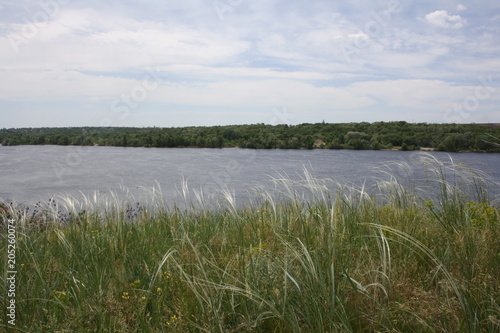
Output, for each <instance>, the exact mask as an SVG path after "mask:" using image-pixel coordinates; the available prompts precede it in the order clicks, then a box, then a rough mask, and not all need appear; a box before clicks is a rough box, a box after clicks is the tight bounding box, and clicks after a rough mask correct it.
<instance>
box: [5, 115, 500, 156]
mask: <svg viewBox="0 0 500 333" xmlns="http://www.w3.org/2000/svg"><path fill="white" fill-rule="evenodd" d="M499 137H500V127H498V126H496V125H495V124H490V125H477V124H427V123H420V124H412V123H407V122H404V121H398V122H375V123H371V124H370V123H366V122H363V123H345V124H325V123H318V124H301V125H295V126H289V125H276V126H272V125H264V124H257V125H234V126H213V127H182V128H156V127H155V128H127V127H71V128H20V129H1V130H0V143H1V144H2V145H43V144H52V145H100V146H123V147H208V148H221V147H240V148H257V149H262V148H263V149H270V148H280V149H312V148H330V149H392V148H394V149H402V150H419V149H420V147H427V148H434V149H437V150H443V151H464V150H466V151H490V152H500V147H499V145H498V140H497V144H496V145H495V140H494V138H499Z"/></svg>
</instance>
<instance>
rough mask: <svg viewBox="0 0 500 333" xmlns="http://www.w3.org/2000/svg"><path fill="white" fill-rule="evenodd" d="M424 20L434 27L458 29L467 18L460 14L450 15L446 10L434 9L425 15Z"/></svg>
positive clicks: (463, 24)
mask: <svg viewBox="0 0 500 333" xmlns="http://www.w3.org/2000/svg"><path fill="white" fill-rule="evenodd" d="M425 20H426V21H427V22H428V23H429V24H431V25H434V26H436V27H440V28H451V29H460V28H463V27H464V26H465V24H466V23H467V20H466V19H464V18H462V17H461V16H460V15H450V14H449V13H448V12H447V11H446V10H436V11H435V12H432V13H429V14H427V15H425Z"/></svg>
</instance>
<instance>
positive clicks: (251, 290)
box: [0, 154, 500, 332]
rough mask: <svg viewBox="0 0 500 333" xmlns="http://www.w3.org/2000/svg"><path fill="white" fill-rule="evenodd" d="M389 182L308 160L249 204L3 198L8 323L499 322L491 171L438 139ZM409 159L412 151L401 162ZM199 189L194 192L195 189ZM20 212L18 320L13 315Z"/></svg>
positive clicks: (499, 226)
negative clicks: (12, 229) (344, 174)
mask: <svg viewBox="0 0 500 333" xmlns="http://www.w3.org/2000/svg"><path fill="white" fill-rule="evenodd" d="M418 161H419V162H418V163H420V167H421V168H423V169H425V170H426V175H427V179H426V180H425V181H423V182H419V183H416V184H414V185H409V184H406V183H403V182H401V181H400V180H399V179H397V178H396V177H394V176H392V173H390V172H388V173H387V177H386V178H381V179H378V180H377V182H376V186H375V188H371V189H370V190H369V191H368V189H365V188H363V187H362V186H358V187H354V186H351V187H349V186H345V185H341V184H336V185H335V186H336V187H335V188H336V190H334V191H332V190H331V188H332V187H331V185H332V184H331V181H329V180H327V179H315V178H314V177H313V176H311V175H310V174H309V173H307V172H305V173H304V177H303V179H302V180H301V181H297V182H294V181H291V180H290V179H287V178H286V177H284V176H283V177H281V176H279V175H278V176H277V177H274V178H273V179H272V181H273V182H274V183H275V184H276V189H277V191H276V193H268V192H263V191H259V190H258V189H257V190H256V191H255V195H254V199H253V201H252V202H251V203H248V204H244V205H238V204H237V202H235V198H234V197H233V196H232V193H231V191H223V192H222V193H221V194H220V196H219V197H218V200H216V202H215V204H213V205H209V204H208V201H209V199H208V198H207V194H203V193H202V192H197V191H195V190H194V189H190V188H189V187H188V186H187V184H186V186H184V187H183V188H182V189H181V192H182V193H183V194H184V198H185V202H184V203H183V204H182V205H173V206H172V205H169V204H168V203H166V202H164V201H163V200H162V195H161V191H160V190H159V189H155V190H152V193H151V200H150V202H149V203H148V204H147V205H146V204H140V203H136V202H134V201H133V200H132V199H131V200H123V199H122V198H118V197H116V196H113V195H107V196H106V195H100V194H97V193H96V195H95V196H94V197H85V198H84V199H76V198H70V197H61V198H54V199H51V200H50V201H49V202H47V203H40V204H38V205H37V206H36V207H34V208H27V207H23V206H22V205H17V204H15V203H3V204H2V205H1V206H0V207H1V208H0V214H1V216H2V224H1V228H2V229H1V232H2V244H1V249H0V253H1V258H2V259H1V264H0V276H1V277H2V283H1V286H0V303H1V304H2V315H1V321H0V327H2V329H8V330H11V331H13V332H14V331H17V332H498V331H499V330H500V279H499V277H500V242H499V236H500V221H499V219H500V214H499V208H498V202H496V201H494V200H493V198H492V197H493V196H494V195H495V193H489V188H490V185H491V181H490V180H489V178H488V176H487V175H484V174H481V173H480V172H478V171H476V170H471V169H468V168H467V167H466V166H463V165H459V164H455V163H454V162H453V161H452V160H449V161H446V162H442V161H438V160H436V159H435V158H434V157H432V155H429V154H422V155H421V157H420V159H418ZM398 168H400V169H401V170H402V171H403V173H404V170H405V166H404V165H399V166H398ZM190 194H194V197H195V198H196V199H195V200H192V199H190V198H192V197H193V195H190ZM9 219H14V220H15V221H16V228H17V234H16V237H17V238H16V269H17V284H16V296H15V299H16V305H17V312H16V325H15V326H12V325H9V324H8V322H7V317H6V307H7V305H8V301H9V298H8V296H7V295H8V290H7V281H6V276H7V270H8V268H7V258H8V257H7V252H8V251H7V246H8V245H7V244H8V242H7V240H8V232H7V224H8V220H9Z"/></svg>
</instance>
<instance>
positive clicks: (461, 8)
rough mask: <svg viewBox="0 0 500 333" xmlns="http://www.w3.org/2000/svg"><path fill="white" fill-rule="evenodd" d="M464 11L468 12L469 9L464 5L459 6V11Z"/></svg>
mask: <svg viewBox="0 0 500 333" xmlns="http://www.w3.org/2000/svg"><path fill="white" fill-rule="evenodd" d="M464 10H467V7H465V6H464V5H462V4H459V5H457V11H459V12H461V11H464Z"/></svg>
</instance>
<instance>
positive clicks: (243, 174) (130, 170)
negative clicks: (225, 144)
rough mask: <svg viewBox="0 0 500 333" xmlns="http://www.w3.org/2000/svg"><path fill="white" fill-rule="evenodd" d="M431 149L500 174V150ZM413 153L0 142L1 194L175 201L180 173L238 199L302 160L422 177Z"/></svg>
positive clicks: (329, 173)
mask: <svg viewBox="0 0 500 333" xmlns="http://www.w3.org/2000/svg"><path fill="white" fill-rule="evenodd" d="M432 154H433V156H436V158H438V159H439V160H443V161H444V160H449V158H450V157H451V158H452V159H453V160H454V162H455V163H463V164H464V165H468V166H471V167H475V168H479V169H481V170H483V171H485V172H487V173H488V174H489V175H490V176H492V178H493V179H495V180H496V181H500V168H499V167H498V166H499V165H500V154H476V153H452V154H447V153H439V152H435V153H432ZM418 156H419V155H418V153H412V152H401V151H351V150H250V149H237V148H227V149H195V148H189V149H176V148H173V149H166V148H163V149H155V148H121V147H73V146H70V147H63V146H17V147H0V172H1V177H0V200H3V201H11V200H13V201H15V202H17V203H27V204H33V203H35V202H37V201H45V202H46V201H47V200H48V199H49V198H51V197H54V196H59V195H74V196H76V197H80V198H81V193H83V194H85V195H90V194H92V193H94V192H96V191H99V192H100V193H108V192H110V191H113V192H115V193H124V191H129V192H130V194H132V195H133V196H134V197H135V198H136V200H137V201H140V200H147V199H145V198H146V197H145V196H144V195H145V193H147V192H148V191H147V190H151V189H152V188H153V187H156V188H161V190H162V193H163V197H164V198H165V199H167V200H168V201H176V200H180V197H181V196H180V192H181V191H182V180H183V179H184V180H186V181H187V184H188V186H189V188H190V189H191V190H193V189H197V190H199V189H202V190H203V192H204V193H205V194H206V195H207V196H210V195H211V194H213V193H216V192H218V191H219V190H220V189H221V188H226V187H227V188H228V189H230V190H231V191H234V193H235V195H236V199H237V201H239V202H245V201H247V200H249V198H250V197H251V195H250V194H249V190H250V189H252V188H255V187H257V186H261V187H263V188H264V189H266V190H270V191H272V190H273V188H274V185H273V183H272V182H271V181H270V176H273V177H279V175H280V174H281V175H286V177H287V178H290V179H294V180H300V179H301V177H303V170H304V168H306V169H307V170H309V171H310V172H311V173H312V175H313V176H315V177H317V178H331V179H333V180H334V181H336V182H338V183H341V184H346V185H349V184H362V183H363V182H365V183H366V184H367V185H368V187H369V185H370V184H371V182H373V178H374V177H380V176H381V175H382V174H381V172H380V168H382V169H383V170H389V169H388V168H387V167H384V163H392V162H402V163H406V164H408V165H410V166H412V168H413V169H412V170H411V172H409V173H407V174H405V173H403V172H402V171H401V170H399V169H397V168H392V171H391V172H390V173H394V174H395V176H397V177H404V178H406V179H407V180H409V181H410V182H411V181H415V182H419V181H421V180H422V179H423V178H424V174H423V167H422V163H419V162H417V161H416V159H417V158H418ZM398 170H399V171H398ZM386 177H387V175H386ZM144 189H147V190H146V191H145V190H144ZM495 191H496V190H495Z"/></svg>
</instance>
